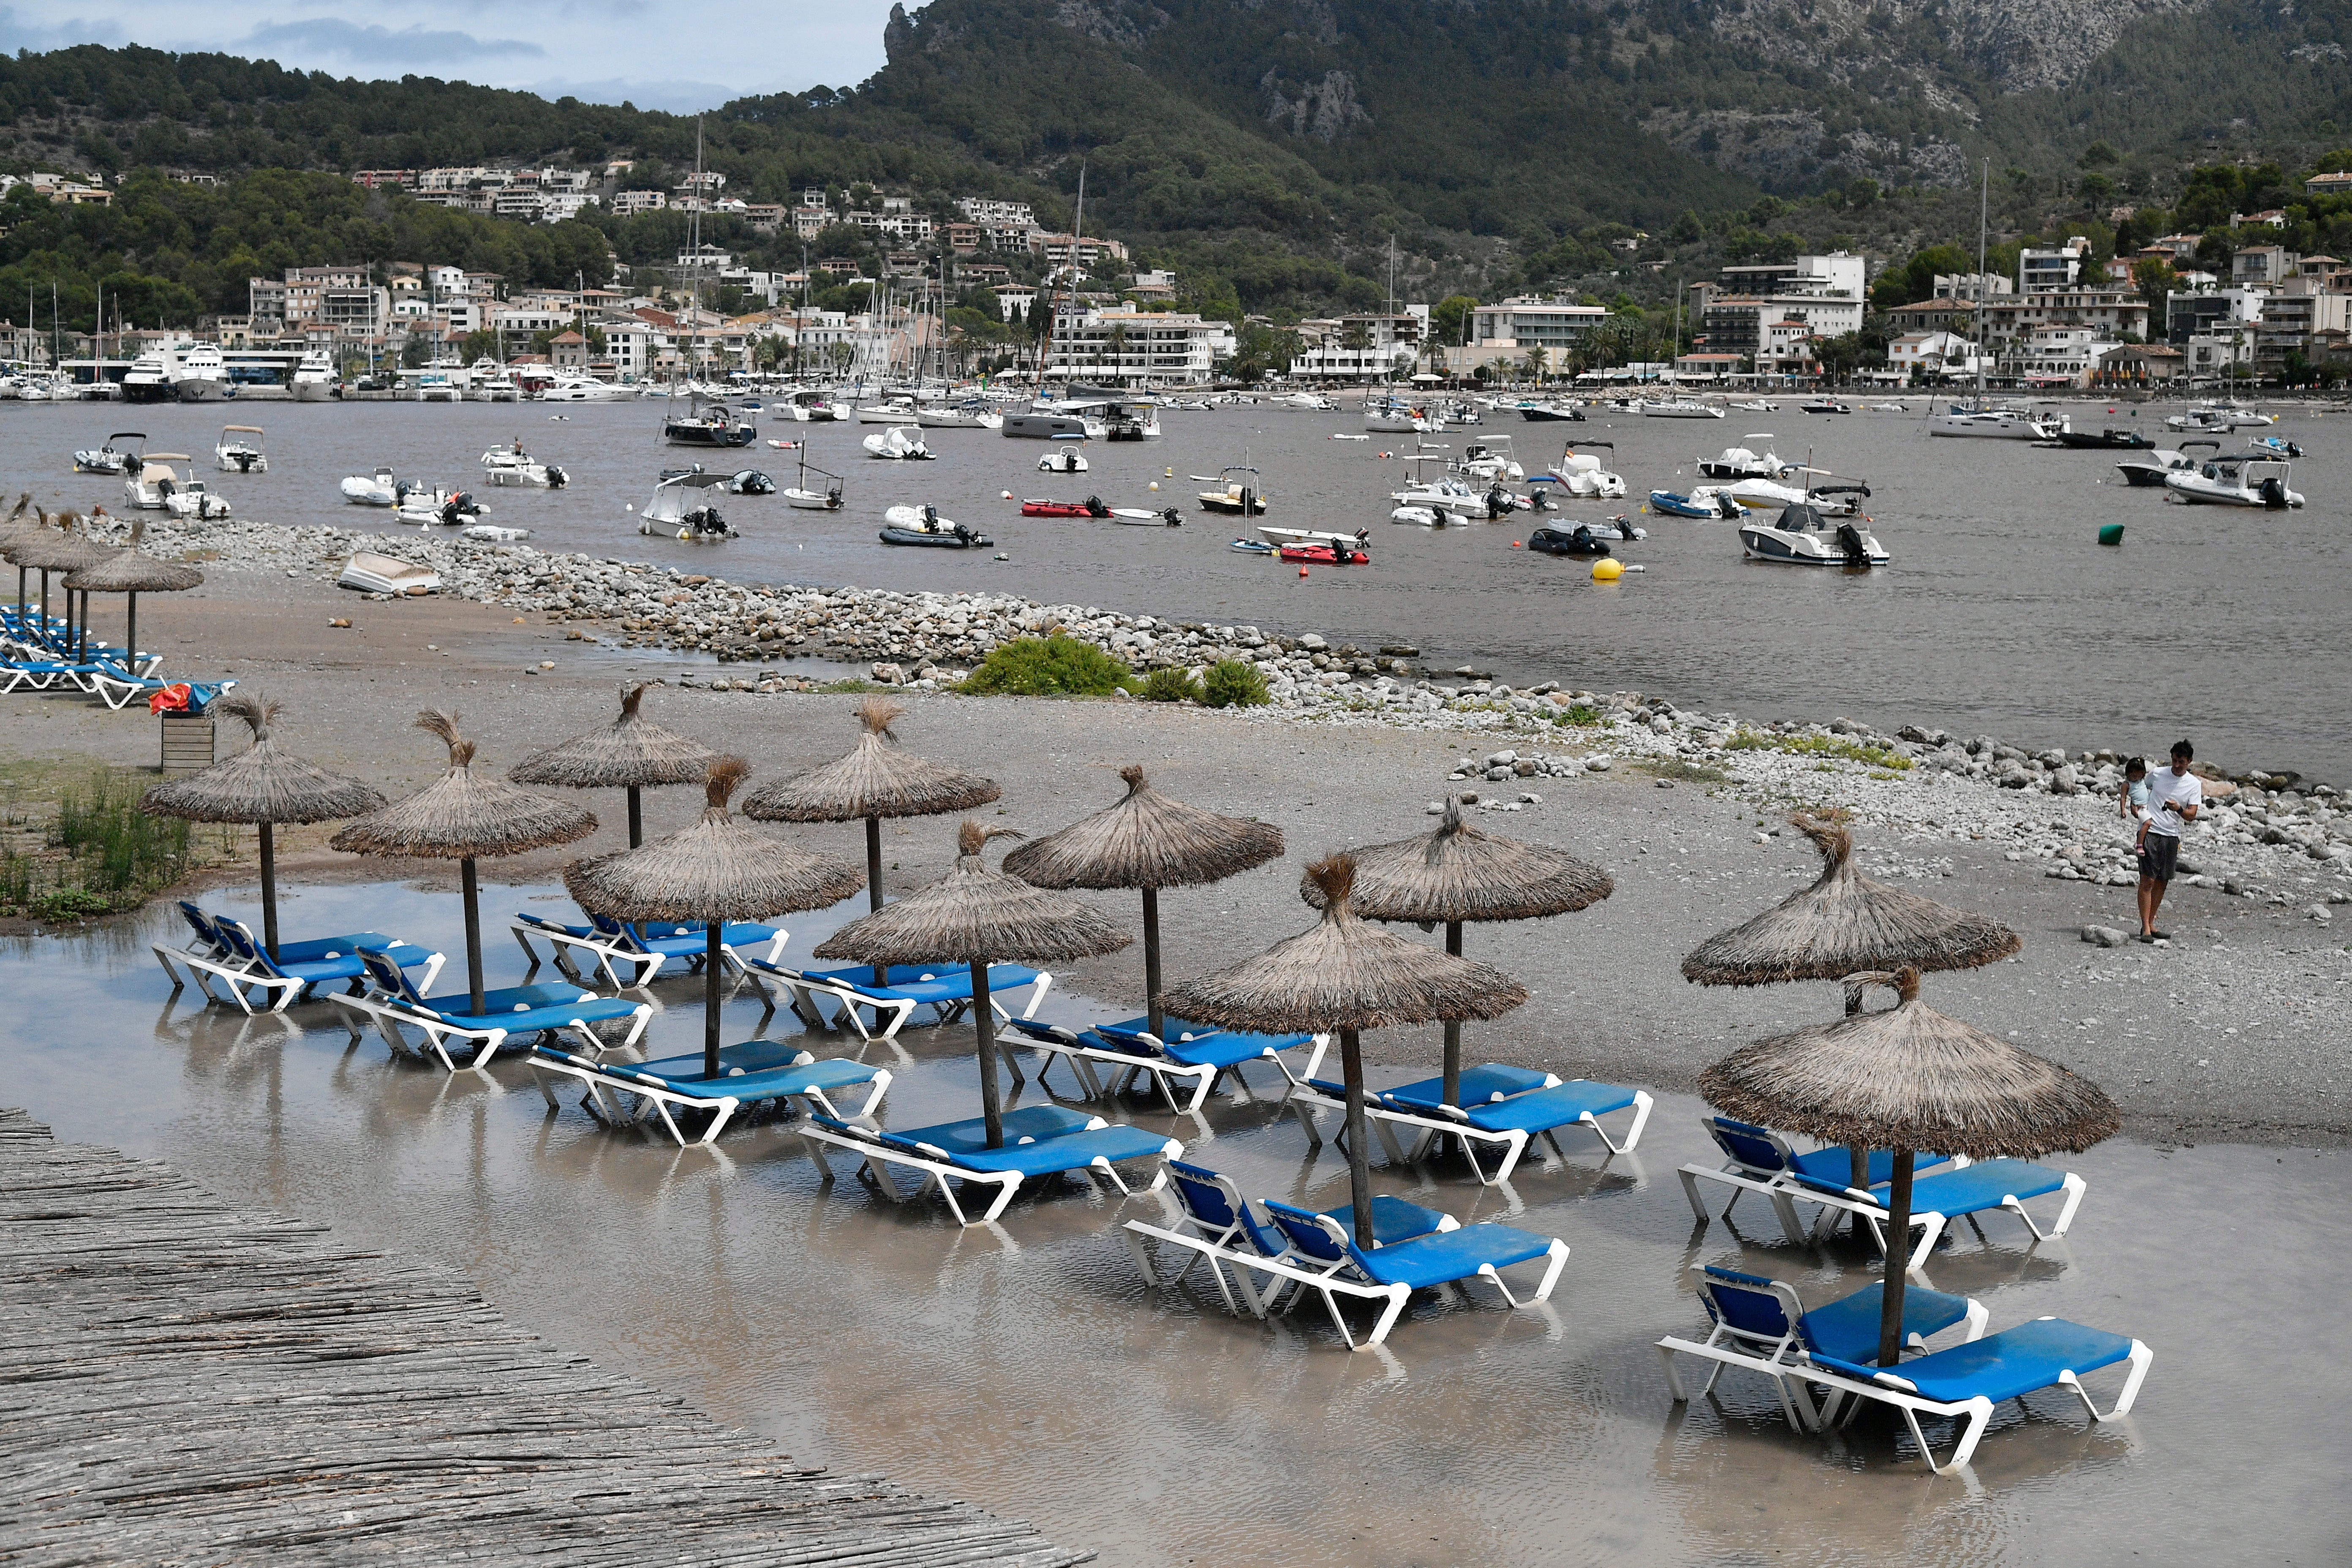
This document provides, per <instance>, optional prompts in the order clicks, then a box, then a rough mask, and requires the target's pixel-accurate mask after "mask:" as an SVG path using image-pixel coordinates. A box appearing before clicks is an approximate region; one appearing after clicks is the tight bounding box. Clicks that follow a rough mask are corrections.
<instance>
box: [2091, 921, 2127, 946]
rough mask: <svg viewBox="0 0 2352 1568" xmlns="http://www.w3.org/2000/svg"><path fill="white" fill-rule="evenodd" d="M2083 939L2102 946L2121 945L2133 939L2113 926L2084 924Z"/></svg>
mask: <svg viewBox="0 0 2352 1568" xmlns="http://www.w3.org/2000/svg"><path fill="white" fill-rule="evenodd" d="M2083 940H2084V942H2095V943H2096V944H2097V945H2099V946H2100V947H2121V946H2123V945H2124V944H2125V943H2126V942H2129V941H2131V938H2129V937H2127V936H2126V935H2125V934H2124V933H2123V932H2121V931H2117V930H2116V928H2115V927H2113V926H2084V928H2083Z"/></svg>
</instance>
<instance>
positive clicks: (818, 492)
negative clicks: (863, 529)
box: [782, 444, 842, 511]
mask: <svg viewBox="0 0 2352 1568" xmlns="http://www.w3.org/2000/svg"><path fill="white" fill-rule="evenodd" d="M811 474H814V475H815V476H816V477H817V479H819V480H820V481H821V482H822V483H823V485H824V488H823V489H811V488H810V487H809V476H810V475H811ZM841 489H842V484H841V476H840V475H839V474H829V473H826V472H825V471H824V469H823V468H810V467H809V460H808V452H807V450H806V448H805V444H803V450H802V452H801V477H800V479H799V480H798V481H797V482H795V483H794V484H793V486H792V487H791V488H790V489H786V490H784V491H782V496H783V498H784V504H785V505H786V506H789V507H797V508H799V509H800V510H803V511H839V510H841Z"/></svg>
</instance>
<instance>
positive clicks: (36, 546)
mask: <svg viewBox="0 0 2352 1568" xmlns="http://www.w3.org/2000/svg"><path fill="white" fill-rule="evenodd" d="M78 521H80V520H79V518H78V517H77V516H76V515H75V514H74V513H72V512H68V513H66V514H65V515H64V516H63V517H62V518H60V519H58V527H56V528H47V527H42V526H38V525H36V526H35V527H33V528H30V529H26V530H22V531H19V532H18V533H17V536H16V542H14V543H12V544H10V545H9V546H8V547H7V548H6V550H5V552H0V554H5V556H6V558H7V560H8V561H9V562H10V563H13V564H14V565H16V566H17V567H18V568H20V569H21V568H24V567H27V566H29V567H31V568H32V569H33V570H35V571H37V572H38V573H39V574H41V619H42V621H43V623H44V624H46V623H47V620H48V618H49V574H50V573H52V572H59V573H69V572H79V571H82V570H84V569H85V568H88V567H91V566H95V565H97V564H98V563H100V562H101V561H103V560H105V559H106V558H107V557H108V556H109V555H110V554H112V553H113V552H111V551H110V550H108V549H107V548H106V547H105V546H104V545H102V544H93V543H91V542H89V540H87V539H85V538H83V537H82V536H81V535H80V534H79V533H76V532H74V531H73V524H74V523H76V522H78ZM20 581H21V579H20ZM73 624H74V621H73V595H71V594H68V595H66V625H67V628H68V632H67V635H68V640H70V638H71V636H72V630H71V628H72V626H73Z"/></svg>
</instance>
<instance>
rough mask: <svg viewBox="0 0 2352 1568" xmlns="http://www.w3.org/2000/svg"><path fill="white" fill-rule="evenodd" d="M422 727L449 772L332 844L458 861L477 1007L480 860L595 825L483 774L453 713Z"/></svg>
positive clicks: (562, 803)
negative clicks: (438, 746)
mask: <svg viewBox="0 0 2352 1568" xmlns="http://www.w3.org/2000/svg"><path fill="white" fill-rule="evenodd" d="M416 727H417V728H418V729H420V730H425V731H430V732H431V733H433V734H435V735H437V736H439V737H440V738H441V739H442V740H443V741H444V742H446V743H447V745H448V747H449V771H448V773H446V774H444V775H443V776H442V777H441V778H440V779H439V780H437V781H436V782H435V783H433V784H427V785H425V787H424V788H423V789H421V790H418V791H417V792H416V793H415V795H409V796H407V797H406V798H405V799H402V800H396V801H394V802H393V803H392V804H391V805H387V806H384V807H382V808H381V809H379V810H376V811H373V812H370V813H369V814H368V815H367V816H362V817H361V818H360V819H359V820H358V821H357V822H354V823H352V825H351V826H349V827H346V828H344V829H343V830H342V831H341V832H340V833H338V834H336V835H335V836H334V837H332V838H330V839H329V840H327V842H328V843H329V844H330V845H331V846H332V847H335V848H337V849H341V850H346V851H348V852H350V853H352V854H354V855H398V856H422V857H426V858H433V859H436V860H455V861H457V886H458V890H459V892H460V893H461V895H462V896H463V898H464V900H465V904H466V973H467V984H468V987H469V994H470V996H471V999H472V1003H473V1007H474V1011H476V1012H477V1013H478V1012H480V1011H481V1008H482V909H481V895H480V889H478V887H477V886H476V883H475V879H474V862H475V861H476V860H479V859H488V858H493V857H496V856H500V855H520V854H524V853H526V852H527V851H530V850H532V849H544V848H547V847H549V846H551V845H555V844H570V843H572V841H573V840H575V839H580V838H585V837H588V835H590V834H591V833H593V832H595V831H596V817H595V815H594V814H593V813H592V812H589V811H586V810H583V808H582V807H580V806H577V805H572V803H571V802H570V801H568V800H557V799H554V798H552V797H551V796H549V795H533V794H532V793H531V792H530V791H529V790H527V789H518V788H516V787H515V786H514V785H513V784H509V783H507V782H506V781H505V780H504V779H497V778H485V777H482V776H480V775H478V774H477V773H474V772H473V770H472V768H471V767H470V766H469V764H470V763H472V762H473V760H474V742H471V741H468V740H467V739H465V738H464V737H463V736H461V735H459V734H458V733H457V719H456V718H455V717H453V716H452V715H450V714H447V713H436V712H431V711H427V712H424V713H419V714H418V715H417V716H416Z"/></svg>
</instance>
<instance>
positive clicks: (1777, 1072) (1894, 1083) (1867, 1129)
mask: <svg viewBox="0 0 2352 1568" xmlns="http://www.w3.org/2000/svg"><path fill="white" fill-rule="evenodd" d="M1873 985H1884V986H1886V987H1888V988H1890V989H1892V990H1893V991H1895V994H1897V995H1898V996H1899V997H1900V998H1901V1000H1900V1001H1899V1002H1898V1003H1897V1004H1896V1005H1895V1006H1893V1007H1891V1008H1888V1009H1886V1010H1885V1011H1883V1012H1877V1013H1864V1012H1863V1011H1861V1001H1862V994H1863V992H1864V990H1865V989H1866V988H1868V987H1869V986H1873ZM1846 994H1847V996H1848V998H1849V1001H1850V1003H1851V1005H1850V1007H1849V1009H1848V1012H1847V1015H1846V1016H1844V1017H1843V1018H1840V1019H1838V1020H1836V1021H1835V1022H1834V1023H1828V1024H1816V1025H1813V1026H1811V1027H1810V1028H1804V1029H1799V1030H1798V1031H1796V1032H1795V1033H1794V1034H1789V1035H1779V1036H1775V1037H1772V1038H1770V1039H1765V1040H1759V1041H1757V1042H1756V1043H1755V1044H1753V1045H1751V1046H1747V1047H1743V1048H1741V1049H1739V1050H1738V1051H1735V1052H1733V1053H1732V1054H1731V1055H1730V1056H1728V1057H1726V1058H1724V1059H1723V1060H1722V1061H1719V1062H1717V1064H1716V1065H1715V1066H1713V1067H1711V1068H1707V1069H1706V1071H1705V1072H1703V1073H1701V1074H1700V1075H1699V1079H1698V1087H1699V1092H1700V1093H1702V1094H1704V1095H1705V1096H1706V1099H1707V1101H1708V1102H1709V1103H1710V1104H1712V1105H1714V1106H1715V1107H1716V1108H1717V1110H1721V1111H1723V1112H1724V1113H1725V1114H1726V1115H1728V1116H1735V1117H1738V1118H1739V1119H1740V1120H1741V1121H1753V1122H1757V1123H1759V1124H1760V1125H1762V1126H1767V1127H1785V1128H1788V1129H1790V1131H1797V1132H1804V1133H1810V1134H1811V1135H1812V1136H1814V1137H1817V1138H1821V1139H1823V1140H1825V1141H1827V1142H1832V1143H1843V1144H1846V1145H1847V1146H1849V1147H1853V1148H1870V1149H1887V1150H1892V1151H1893V1152H1894V1154H1895V1174H1894V1180H1893V1182H1892V1183H1891V1184H1890V1187H1889V1191H1888V1194H1887V1205H1886V1206H1887V1215H1888V1222H1887V1229H1886V1287H1885V1296H1884V1302H1883V1307H1882V1316H1881V1319H1880V1325H1879V1336H1878V1364H1879V1365H1881V1366H1889V1367H1891V1366H1893V1365H1894V1364H1895V1357H1896V1355H1897V1354H1898V1353H1899V1352H1900V1351H1901V1348H1902V1332H1901V1330H1902V1323H1903V1278H1904V1269H1903V1261H1902V1260H1903V1259H1904V1258H1905V1257H1906V1256H1907V1254H1908V1251H1909V1244H1908V1242H1907V1241H1906V1237H1908V1235H1909V1234H1910V1229H1911V1166H1912V1154H1913V1152H1915V1151H1916V1150H1920V1149H1934V1150H1938V1151H1940V1152H1944V1153H1948V1154H1966V1155H1968V1156H1969V1157H1970V1158H1972V1159H1979V1160H1982V1159H1996V1158H2000V1157H2003V1156H2009V1157H2013V1158H2020V1159H2031V1158H2032V1157H2034V1156H2036V1155H2041V1154H2046V1153H2049V1152H2052V1151H2053V1150H2065V1151H2067V1152H2080V1151H2082V1150H2084V1149H2087V1148H2089V1147H2090V1146H2091V1145H2092V1144H2094V1143H2096V1142H2100V1141H2101V1140H2102V1139H2105V1138H2108V1137H2111V1136H2113V1135H2114V1133H2115V1131H2116V1129H2117V1127H2119V1126H2120V1125H2121V1121H2120V1119H2119V1118H2118V1117H2117V1115H2116V1106H2115V1102H2114V1101H2113V1100H2109V1099H2108V1098H2107V1097H2106V1095H2105V1093H2104V1092H2102V1091H2101V1090H2100V1089H2099V1088H2098V1086H2097V1085H2095V1084H2093V1083H2091V1082H2090V1081H2088V1080H2087V1079H2082V1078H2078V1077H2076V1076H2075V1075H2074V1073H2071V1072H2069V1071H2067V1070H2066V1069H2065V1068H2063V1067H2060V1066H2059V1065H2058V1064H2057V1063H2055V1062H2053V1061H2050V1060H2047V1059H2045V1058H2042V1057H2038V1056H2035V1055H2034V1054H2033V1053H2032V1052H2031V1051H2028V1050H2023V1049H2021V1048H2020V1047H2016V1046H2012V1045H2011V1044H2010V1043H2009V1042H2008V1041H2006V1040H1999V1039H1995V1038H1994V1037H1992V1036H1990V1035H1988V1034H1986V1033H1985V1032H1984V1031H1983V1030H1981V1029H1978V1028H1975V1027H1973V1026H1969V1025H1967V1024H1963V1023H1961V1022H1960V1021H1959V1020H1958V1019H1957V1018H1948V1017H1946V1016H1944V1015H1943V1014H1941V1013H1938V1012H1937V1011H1936V1010H1935V1009H1933V1008H1931V1007H1929V1006H1928V1005H1927V1004H1925V1003H1923V1002H1921V1001H1920V1000H1919V971H1918V970H1917V969H1916V967H1912V966H1906V967H1905V968H1903V969H1901V970H1899V971H1897V972H1895V973H1884V972H1872V973H1861V974H1853V975H1849V976H1848V977H1847V978H1846ZM1856 1185H1860V1184H1859V1183H1857V1184H1856Z"/></svg>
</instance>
